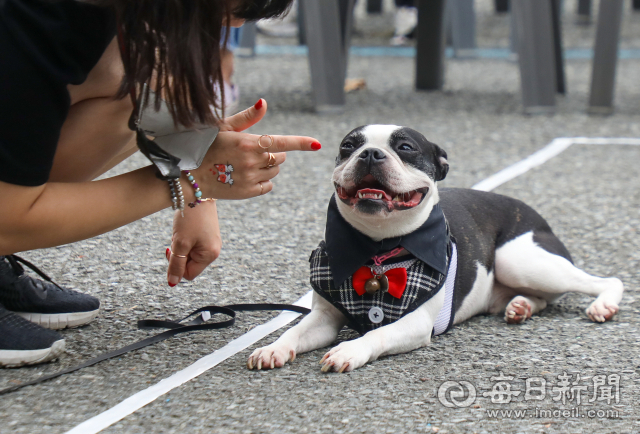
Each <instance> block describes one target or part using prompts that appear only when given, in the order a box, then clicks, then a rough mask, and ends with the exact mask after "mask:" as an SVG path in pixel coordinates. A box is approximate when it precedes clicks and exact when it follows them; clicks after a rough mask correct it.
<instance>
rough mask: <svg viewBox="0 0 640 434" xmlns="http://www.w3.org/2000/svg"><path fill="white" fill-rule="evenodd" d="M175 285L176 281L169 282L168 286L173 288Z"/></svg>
mask: <svg viewBox="0 0 640 434" xmlns="http://www.w3.org/2000/svg"><path fill="white" fill-rule="evenodd" d="M167 283H168V282H167ZM176 285H177V284H176V283H169V286H170V287H172V288H173V287H174V286H176Z"/></svg>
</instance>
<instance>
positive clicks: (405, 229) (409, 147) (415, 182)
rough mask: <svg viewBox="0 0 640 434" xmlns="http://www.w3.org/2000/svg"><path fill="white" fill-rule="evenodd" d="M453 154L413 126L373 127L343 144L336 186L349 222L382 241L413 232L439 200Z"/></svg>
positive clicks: (355, 132)
mask: <svg viewBox="0 0 640 434" xmlns="http://www.w3.org/2000/svg"><path fill="white" fill-rule="evenodd" d="M448 170H449V164H448V163H447V154H446V152H445V151H443V150H442V149H440V147H438V146H437V145H435V144H433V143H431V142H429V141H428V140H427V139H426V138H425V137H424V136H423V135H422V134H420V133H419V132H417V131H415V130H412V129H411V128H406V127H399V126H396V125H367V126H364V127H359V128H356V129H355V130H353V131H351V132H350V133H349V134H347V135H346V137H345V138H344V139H343V140H342V143H341V144H340V154H339V155H338V157H337V159H336V168H335V170H334V172H333V183H334V185H335V188H336V199H337V203H338V209H339V211H340V214H342V216H343V217H344V219H345V220H346V221H347V222H349V223H350V224H351V225H352V226H353V227H354V228H356V229H357V230H359V231H360V232H362V233H364V234H366V235H368V236H369V237H371V238H373V239H376V240H380V239H383V238H390V237H396V236H401V235H405V234H408V233H410V232H413V231H414V230H416V229H417V228H418V227H420V225H422V223H424V222H425V221H426V219H427V218H428V217H429V214H430V213H431V209H432V208H433V206H434V205H435V204H436V203H437V202H438V192H437V189H436V181H440V180H442V179H444V177H445V176H446V175H447V171H448Z"/></svg>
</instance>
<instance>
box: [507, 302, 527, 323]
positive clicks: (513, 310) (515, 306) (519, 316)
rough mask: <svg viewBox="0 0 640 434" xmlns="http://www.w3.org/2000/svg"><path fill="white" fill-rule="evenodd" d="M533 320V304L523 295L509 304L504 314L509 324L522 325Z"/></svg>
mask: <svg viewBox="0 0 640 434" xmlns="http://www.w3.org/2000/svg"><path fill="white" fill-rule="evenodd" d="M529 318H531V303H529V300H527V299H526V298H525V297H522V296H521V295H519V296H517V297H515V298H514V299H513V300H511V301H510V302H509V304H508V305H507V308H506V310H505V312H504V320H505V321H506V322H507V324H522V323H523V322H525V321H526V320H528V319H529Z"/></svg>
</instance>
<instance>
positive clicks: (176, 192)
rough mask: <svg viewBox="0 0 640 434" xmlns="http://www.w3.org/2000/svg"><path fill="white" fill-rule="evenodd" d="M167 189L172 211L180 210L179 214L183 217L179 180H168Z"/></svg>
mask: <svg viewBox="0 0 640 434" xmlns="http://www.w3.org/2000/svg"><path fill="white" fill-rule="evenodd" d="M169 189H170V190H171V202H173V204H172V205H171V209H172V210H174V211H175V210H178V209H179V210H180V214H182V217H184V194H183V193H182V185H181V184H180V178H175V179H170V180H169Z"/></svg>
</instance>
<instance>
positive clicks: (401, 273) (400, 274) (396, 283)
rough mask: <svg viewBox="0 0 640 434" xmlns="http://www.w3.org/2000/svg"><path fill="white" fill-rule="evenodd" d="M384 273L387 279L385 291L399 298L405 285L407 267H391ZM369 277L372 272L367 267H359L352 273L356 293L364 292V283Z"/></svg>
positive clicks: (361, 293)
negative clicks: (387, 283)
mask: <svg viewBox="0 0 640 434" xmlns="http://www.w3.org/2000/svg"><path fill="white" fill-rule="evenodd" d="M384 275H385V276H387V279H389V290H388V291H387V292H388V293H389V294H390V295H392V296H393V297H395V298H401V297H402V294H403V293H404V289H405V287H406V286H407V269H406V268H392V269H391V270H388V271H387V272H386V273H384ZM371 278H373V273H372V272H371V268H369V267H360V269H358V271H356V272H355V274H354V275H353V289H355V290H356V292H357V293H358V295H363V294H364V293H365V292H366V291H365V289H364V284H365V283H366V282H367V280H369V279H371Z"/></svg>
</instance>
